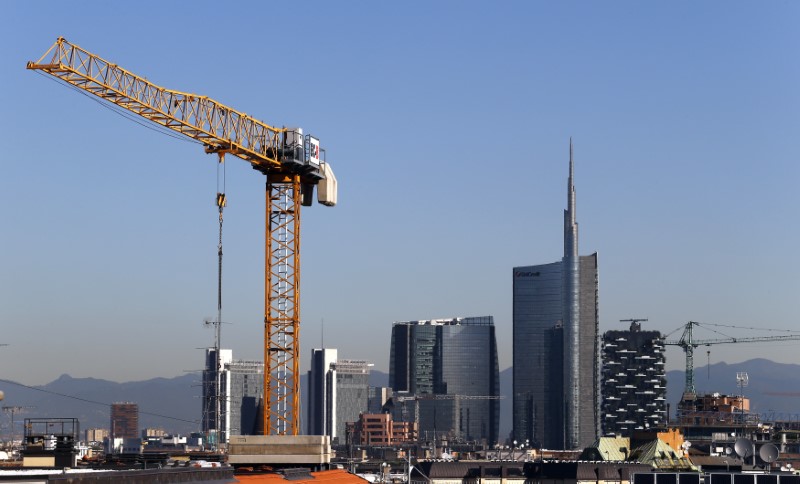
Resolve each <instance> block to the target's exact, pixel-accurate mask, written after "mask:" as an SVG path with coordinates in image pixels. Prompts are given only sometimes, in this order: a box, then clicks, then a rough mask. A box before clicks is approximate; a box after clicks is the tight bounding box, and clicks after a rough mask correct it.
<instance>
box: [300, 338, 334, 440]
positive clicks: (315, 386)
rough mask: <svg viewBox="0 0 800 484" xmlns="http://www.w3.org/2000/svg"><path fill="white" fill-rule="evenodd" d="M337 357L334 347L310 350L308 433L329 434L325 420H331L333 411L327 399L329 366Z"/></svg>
mask: <svg viewBox="0 0 800 484" xmlns="http://www.w3.org/2000/svg"><path fill="white" fill-rule="evenodd" d="M337 358H338V355H337V352H336V349H335V348H314V349H312V350H311V369H310V370H309V371H308V406H307V408H308V420H307V422H306V425H307V428H308V435H330V429H329V428H328V425H327V424H326V422H330V421H331V414H332V413H333V412H334V411H335V407H334V405H333V402H330V401H329V398H330V395H331V392H330V391H329V389H328V386H329V376H328V373H330V371H331V366H332V365H333V364H334V363H335V362H336V359H337Z"/></svg>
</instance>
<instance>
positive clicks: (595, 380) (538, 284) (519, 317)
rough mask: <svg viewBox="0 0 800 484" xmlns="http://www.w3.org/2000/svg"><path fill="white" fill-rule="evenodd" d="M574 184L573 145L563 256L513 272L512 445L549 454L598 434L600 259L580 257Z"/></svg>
mask: <svg viewBox="0 0 800 484" xmlns="http://www.w3.org/2000/svg"><path fill="white" fill-rule="evenodd" d="M573 179H574V164H573V158H572V141H571V140H570V156H569V178H568V182H567V209H566V210H565V211H564V256H563V258H562V259H561V260H560V261H558V262H553V263H550V264H541V265H532V266H521V267H515V268H514V271H513V284H514V290H513V291H514V295H513V299H514V303H513V304H514V308H513V319H514V337H513V345H514V356H513V361H514V367H513V368H514V370H513V371H514V439H515V440H517V441H519V442H524V441H526V440H527V441H529V443H530V444H533V445H539V446H542V447H545V448H551V449H578V448H583V447H585V446H587V445H590V444H591V443H592V442H594V440H595V439H596V438H597V435H598V433H599V428H600V425H599V404H600V402H599V341H598V340H599V334H598V327H599V326H598V321H599V317H598V292H597V291H598V283H597V254H596V253H595V254H592V255H589V256H580V255H578V223H577V221H576V212H575V208H576V207H575V186H574V183H573Z"/></svg>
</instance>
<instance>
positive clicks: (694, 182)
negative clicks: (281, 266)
mask: <svg viewBox="0 0 800 484" xmlns="http://www.w3.org/2000/svg"><path fill="white" fill-rule="evenodd" d="M0 9H2V14H3V19H4V20H5V21H4V26H3V29H2V30H0V88H1V89H0V106H2V112H3V116H0V132H2V135H3V136H2V138H3V149H2V154H0V160H2V177H0V180H2V197H3V201H4V203H3V210H2V211H1V212H0V213H1V214H2V215H0V217H1V218H0V220H1V221H2V234H3V235H2V237H0V264H1V265H0V308H1V309H2V312H0V321H1V324H2V328H3V331H2V336H1V337H0V340H1V341H0V342H2V343H8V344H9V345H10V346H7V347H3V348H0V365H2V368H3V375H4V378H11V379H16V380H19V381H22V382H25V383H30V384H40V383H45V382H48V381H50V380H52V379H54V378H56V377H57V376H58V375H59V374H61V373H69V374H71V375H72V376H75V377H84V376H92V377H98V378H106V379H111V380H116V381H126V380H137V379H145V378H150V377H154V376H174V375H178V374H180V373H181V372H183V371H184V370H195V369H199V368H200V367H201V366H202V361H203V359H202V351H201V350H198V349H197V348H200V347H204V346H208V345H210V344H211V342H212V340H213V333H212V331H210V330H206V329H204V328H203V325H202V322H203V320H204V318H207V317H212V316H213V315H214V314H215V308H216V243H217V240H216V238H217V214H216V209H215V206H214V204H213V201H214V194H215V192H216V166H215V164H216V160H215V158H214V157H212V156H208V155H205V154H204V153H203V152H202V149H200V148H199V147H198V146H196V145H192V144H189V143H183V142H180V141H177V140H175V139H172V138H169V137H166V136H163V135H161V134H158V133H155V132H153V131H151V130H147V129H144V128H142V127H141V126H138V125H136V124H134V123H132V122H130V121H128V120H126V119H123V118H122V117H120V116H117V115H116V114H114V113H112V112H111V111H109V110H107V109H104V108H103V107H101V106H100V105H98V104H97V103H94V102H91V101H90V100H89V99H87V98H86V97H84V96H81V95H79V94H77V93H75V92H72V91H70V90H69V89H67V88H65V87H64V86H62V85H59V84H57V83H55V82H51V81H50V80H48V78H46V77H43V76H40V75H37V74H36V73H34V72H31V71H26V70H25V63H26V62H27V61H28V60H36V59H38V58H39V56H41V55H42V54H43V53H44V52H45V50H47V49H48V48H49V47H50V45H51V44H52V43H53V42H54V41H55V39H56V38H57V37H59V36H64V37H65V38H67V39H68V40H70V41H71V42H74V43H76V44H78V45H80V46H82V47H84V48H86V49H88V50H90V51H92V52H95V53H97V54H99V55H101V56H102V57H105V58H106V59H109V60H110V61H112V62H115V63H118V64H119V65H121V66H123V67H125V68H127V69H129V70H131V71H133V72H135V73H137V74H140V75H143V76H145V77H147V78H148V79H150V80H151V81H153V82H155V83H156V84H159V85H162V86H165V87H168V88H172V89H178V90H183V91H189V92H195V93H198V94H203V95H207V96H210V97H212V98H214V99H217V100H219V101H220V102H223V103H225V104H228V105H230V106H233V107H235V108H237V109H239V110H242V111H245V112H247V113H248V114H251V115H253V116H255V117H257V118H259V119H261V120H263V121H265V122H267V123H270V124H274V125H278V126H282V125H285V126H302V127H303V128H304V129H305V131H306V132H307V133H313V134H315V135H317V136H318V137H319V138H320V139H321V140H322V144H323V146H324V148H326V150H327V155H328V160H329V161H330V162H331V164H332V166H333V168H334V169H335V171H336V174H337V177H338V179H339V187H340V193H339V201H340V204H339V206H337V207H336V208H334V209H328V208H325V207H322V206H314V207H312V208H310V209H306V210H305V211H304V212H303V220H302V229H303V232H302V364H303V367H304V368H305V367H306V365H307V360H308V354H309V352H310V350H311V348H312V347H317V346H319V344H320V339H321V331H320V326H321V321H322V320H323V319H324V321H325V344H326V345H327V346H331V347H337V348H339V354H340V355H342V356H343V357H348V358H364V359H368V360H371V361H373V362H374V363H375V366H376V368H377V369H381V370H384V371H385V370H388V359H389V355H388V348H389V335H390V330H391V324H392V322H393V321H398V320H409V319H428V318H437V317H453V316H479V315H492V316H494V317H495V322H496V325H497V328H498V335H499V342H500V354H501V368H505V367H507V366H509V365H510V363H511V344H510V343H511V331H512V328H511V282H512V280H511V269H512V267H513V266H517V265H527V264H538V263H546V262H552V261H555V260H558V259H559V258H560V257H561V253H562V210H563V209H564V207H565V204H566V190H565V187H566V177H567V158H568V139H569V137H570V136H572V137H574V140H575V155H576V188H577V197H578V222H579V224H580V251H581V253H582V254H588V253H591V252H594V251H597V252H599V261H600V317H601V331H605V330H608V329H618V328H622V327H624V325H622V324H620V323H619V322H618V320H619V319H622V318H630V317H646V318H649V319H650V322H649V323H648V324H646V326H645V327H646V328H653V329H659V330H662V331H665V332H667V331H671V330H673V329H675V328H677V327H678V326H680V325H681V324H683V323H685V322H686V321H688V320H690V319H691V320H696V321H701V322H710V323H725V324H734V325H740V326H751V327H758V328H787V329H796V328H798V311H797V297H798V294H800V278H798V273H800V258H799V257H798V246H800V229H799V228H798V223H797V221H798V219H800V213H799V212H800V203H798V202H800V194H798V193H799V192H800V186H799V183H798V182H800V164H799V163H798V154H799V153H800V136H798V134H800V133H798V131H799V128H800V122H799V121H800V119H799V118H798V115H799V114H800V91H799V89H800V63H799V62H798V47H799V45H798V43H799V41H800V30H798V29H797V25H798V21H800V4H798V3H796V2H789V1H775V2H736V1H733V2H732V1H727V0H726V1H718V2H711V1H710V2H699V3H698V2H693V1H684V2H680V1H678V2H639V1H618V2H593V1H586V2H569V1H568V2H534V1H524V2H522V1H521V2H480V3H478V2H462V1H452V2H446V1H441V2H366V1H364V2H300V3H292V4H291V5H290V4H288V3H286V2H226V3H224V4H223V3H220V2H152V1H142V2H138V3H137V4H136V5H135V6H132V5H129V4H118V3H108V2H91V1H87V2H34V1H24V2H23V1H18V2H4V3H3V4H2V5H0ZM227 174H228V183H227V193H228V197H229V207H228V209H227V210H226V222H225V242H224V243H225V274H224V278H225V282H224V291H225V301H224V316H223V317H224V320H226V321H230V322H231V323H232V324H231V325H228V326H225V327H224V333H223V344H224V346H226V347H231V348H233V349H234V355H235V356H236V357H239V358H248V359H260V358H261V341H262V337H263V330H262V318H263V264H264V261H263V225H264V215H263V210H264V209H263V190H264V185H263V181H264V180H263V178H262V177H261V176H260V175H258V174H257V173H255V172H254V171H253V170H251V169H250V168H249V166H248V164H247V163H245V162H243V161H240V160H238V159H235V158H232V159H230V160H229V164H228V173H227ZM750 334H752V335H759V334H761V333H759V332H757V331H752V332H750ZM798 346H800V345H798V344H797V343H794V344H786V343H784V344H769V345H766V344H762V345H738V346H731V347H729V348H722V347H716V348H712V355H711V358H712V361H721V360H725V361H728V362H734V361H742V360H745V359H748V358H751V357H755V356H763V357H769V358H772V359H775V360H777V361H783V362H793V361H794V362H796V356H795V355H796V353H797V350H798ZM703 353H704V351H703ZM668 357H669V367H670V368H679V367H681V366H682V363H683V361H682V354H680V353H679V352H677V351H671V352H670V353H669V354H668ZM703 357H705V355H703ZM703 359H704V358H703Z"/></svg>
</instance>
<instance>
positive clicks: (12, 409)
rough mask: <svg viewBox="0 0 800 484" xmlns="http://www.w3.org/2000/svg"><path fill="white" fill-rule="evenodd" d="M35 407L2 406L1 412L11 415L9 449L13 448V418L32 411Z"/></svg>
mask: <svg viewBox="0 0 800 484" xmlns="http://www.w3.org/2000/svg"><path fill="white" fill-rule="evenodd" d="M35 408H36V407H34V406H31V405H4V406H3V412H5V413H7V414H9V415H11V448H12V449H13V448H14V437H15V436H14V416H15V415H18V414H20V413H25V412H27V411H28V410H33V409H35Z"/></svg>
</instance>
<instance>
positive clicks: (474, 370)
mask: <svg viewBox="0 0 800 484" xmlns="http://www.w3.org/2000/svg"><path fill="white" fill-rule="evenodd" d="M389 385H390V386H391V387H392V388H393V391H394V394H395V396H400V395H398V393H401V394H404V395H405V398H406V400H405V402H403V403H404V404H401V405H399V407H400V408H399V409H398V405H395V408H396V410H397V413H398V415H397V417H396V419H398V420H401V419H406V420H407V421H408V420H413V419H415V418H417V416H418V418H419V431H420V432H419V433H420V437H421V438H422V439H423V440H432V439H433V438H434V435H436V436H440V437H444V436H446V437H448V438H451V439H454V440H456V441H466V442H480V441H485V442H486V443H489V444H492V443H495V442H497V439H498V428H499V419H500V413H499V411H500V402H499V400H498V396H499V394H500V383H499V367H498V361H497V342H496V339H495V327H494V320H493V318H492V317H491V316H484V317H475V318H455V319H451V320H427V321H408V322H399V323H395V324H394V326H393V328H392V343H391V351H390V364H389ZM409 406H410V407H412V408H410V409H409V408H408V407H409ZM404 407H406V408H405V412H403V408H404Z"/></svg>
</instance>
